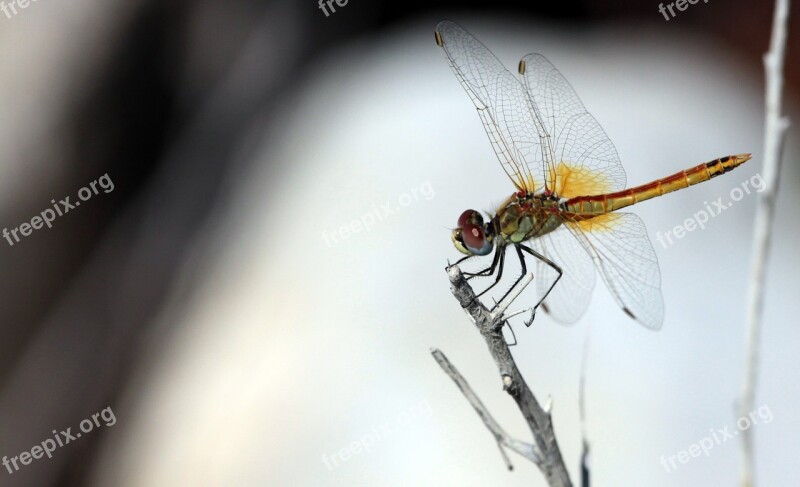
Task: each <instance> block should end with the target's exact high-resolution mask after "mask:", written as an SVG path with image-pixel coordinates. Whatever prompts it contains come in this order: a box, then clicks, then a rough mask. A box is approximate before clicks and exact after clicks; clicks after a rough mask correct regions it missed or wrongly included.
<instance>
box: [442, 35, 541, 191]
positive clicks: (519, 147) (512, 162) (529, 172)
mask: <svg viewBox="0 0 800 487" xmlns="http://www.w3.org/2000/svg"><path fill="white" fill-rule="evenodd" d="M436 40H437V42H438V43H439V45H441V46H442V47H443V48H444V51H445V55H446V56H447V59H448V60H449V62H450V66H451V67H452V68H453V72H454V73H455V74H456V77H457V78H458V80H459V81H460V82H461V85H462V86H463V87H464V89H465V90H466V91H467V93H468V94H469V97H470V99H472V102H473V103H474V104H475V107H476V108H477V109H478V114H479V115H480V117H481V121H482V122H483V126H484V128H485V129H486V133H487V134H488V135H489V140H490V141H491V144H492V148H493V149H494V151H495V154H497V158H498V159H499V161H500V164H501V165H502V166H503V170H504V171H505V172H506V174H508V176H509V177H510V178H511V180H512V181H513V182H514V184H515V185H516V186H517V188H518V189H524V190H528V191H531V192H535V191H536V190H537V189H538V188H539V187H541V186H542V185H543V183H544V181H545V176H546V172H545V164H544V162H543V161H544V157H545V156H546V155H547V153H548V152H546V151H545V150H543V147H545V145H546V143H547V134H543V133H540V131H541V130H543V126H541V125H540V126H539V127H537V125H536V121H535V118H534V111H533V108H532V106H531V105H530V98H529V97H528V95H527V92H526V90H525V87H524V86H523V85H522V83H521V81H520V79H519V78H518V77H517V76H516V75H513V74H511V73H510V72H509V71H508V70H507V69H506V68H505V67H504V66H503V64H502V63H501V62H500V61H499V60H498V59H497V58H496V57H495V56H494V54H492V53H491V52H490V51H489V50H488V49H487V48H486V46H484V45H483V44H481V42H480V41H478V40H477V39H475V38H474V37H472V35H471V34H469V33H468V32H467V31H465V30H464V29H462V28H461V27H460V26H458V25H457V24H455V23H453V22H449V21H444V22H440V23H439V24H438V25H437V26H436Z"/></svg>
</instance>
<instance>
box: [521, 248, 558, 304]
mask: <svg viewBox="0 0 800 487" xmlns="http://www.w3.org/2000/svg"><path fill="white" fill-rule="evenodd" d="M519 247H521V248H522V250H524V251H525V252H527V253H529V254H531V255H532V256H534V257H536V258H537V259H539V260H541V261H542V262H544V263H545V264H547V265H549V266H550V267H552V268H553V269H554V270H555V271H556V272H558V277H556V279H555V280H554V281H553V284H551V285H550V287H549V288H548V289H547V292H546V293H544V296H542V297H541V298H540V299H539V302H538V303H536V306H534V307H533V314H534V315H536V310H537V309H538V308H539V306H540V305H541V304H542V303H543V302H544V299H545V298H546V297H547V295H548V294H550V291H552V290H553V288H554V287H556V283H558V280H559V279H561V276H562V275H563V274H564V271H562V270H561V267H559V266H558V264H556V263H555V262H553V261H552V260H550V259H548V258H547V257H545V256H544V255H542V254H540V253H539V252H537V251H535V250H533V249H532V248H530V247H528V246H526V245H522V244H520V245H519Z"/></svg>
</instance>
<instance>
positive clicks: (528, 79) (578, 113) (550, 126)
mask: <svg viewBox="0 0 800 487" xmlns="http://www.w3.org/2000/svg"><path fill="white" fill-rule="evenodd" d="M520 73H522V79H523V82H524V84H525V87H526V88H527V92H528V95H529V97H530V99H531V105H532V106H534V107H535V109H536V114H537V116H538V118H539V119H540V120H541V123H542V124H543V125H544V129H545V131H546V132H547V133H549V134H550V135H551V136H552V146H553V152H554V154H553V157H552V158H553V160H554V161H555V165H556V166H559V167H553V168H551V169H550V171H549V176H550V178H551V179H550V180H549V181H548V185H549V186H550V187H553V188H555V191H556V194H558V195H559V196H562V197H565V198H571V197H573V196H582V195H587V194H588V195H591V194H601V193H607V192H613V191H619V190H621V189H624V188H625V183H626V176H625V170H624V169H623V168H622V164H621V163H620V160H619V155H618V154H617V149H616V148H615V147H614V144H613V143H612V142H611V140H610V139H609V138H608V135H606V133H605V131H604V130H603V128H602V127H601V126H600V124H599V123H598V122H597V120H595V118H594V117H593V116H592V115H591V114H590V113H589V112H588V111H586V108H585V107H584V106H583V103H582V102H581V99H580V98H578V95H577V94H576V93H575V90H574V89H573V88H572V86H571V85H570V84H569V82H568V81H567V80H566V78H564V76H563V75H562V74H561V72H559V71H558V69H556V68H555V67H554V66H553V65H552V64H551V63H550V61H548V60H547V59H546V58H545V57H544V56H542V55H541V54H528V55H527V56H525V57H523V58H522V60H521V61H520ZM564 172H565V173H566V174H562V173H564ZM587 190H588V191H590V192H589V193H587V192H586V191H587Z"/></svg>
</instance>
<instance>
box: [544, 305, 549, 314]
mask: <svg viewBox="0 0 800 487" xmlns="http://www.w3.org/2000/svg"><path fill="white" fill-rule="evenodd" d="M542 309H543V310H544V312H545V313H547V314H550V309H549V308H548V307H547V305H546V304H545V303H542Z"/></svg>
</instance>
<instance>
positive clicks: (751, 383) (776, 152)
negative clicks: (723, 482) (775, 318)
mask: <svg viewBox="0 0 800 487" xmlns="http://www.w3.org/2000/svg"><path fill="white" fill-rule="evenodd" d="M788 18H789V0H776V2H775V13H774V17H773V25H772V37H771V39H770V46H769V51H768V52H767V54H766V55H765V56H764V72H765V76H766V85H767V88H766V120H765V126H764V168H763V177H764V182H765V184H766V187H765V188H764V191H762V192H761V193H760V195H759V199H758V208H757V209H756V219H755V233H754V236H753V257H752V263H751V269H750V274H751V277H750V287H749V290H748V296H747V315H746V316H747V359H746V360H747V362H746V364H745V367H746V369H745V378H744V386H743V389H742V397H741V401H740V404H739V407H740V410H739V415H740V417H746V416H747V415H748V414H749V413H750V412H751V411H753V409H754V407H755V394H756V384H757V381H758V361H759V350H760V342H761V329H762V314H763V313H762V310H763V303H764V299H763V297H764V273H765V268H766V263H767V256H768V253H769V245H770V239H771V235H772V233H771V232H770V229H771V228H772V220H773V217H774V212H775V200H776V199H777V194H778V176H779V174H780V168H781V158H782V154H783V145H784V140H785V137H786V129H787V127H788V126H789V121H788V119H787V118H785V117H783V116H782V115H781V91H782V88H783V59H784V51H785V49H786V30H787V21H788ZM741 438H742V443H741V445H742V456H743V459H742V486H743V487H753V486H754V485H755V480H754V479H755V475H754V464H755V460H754V453H753V432H752V429H748V430H743V431H742V434H741Z"/></svg>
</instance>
